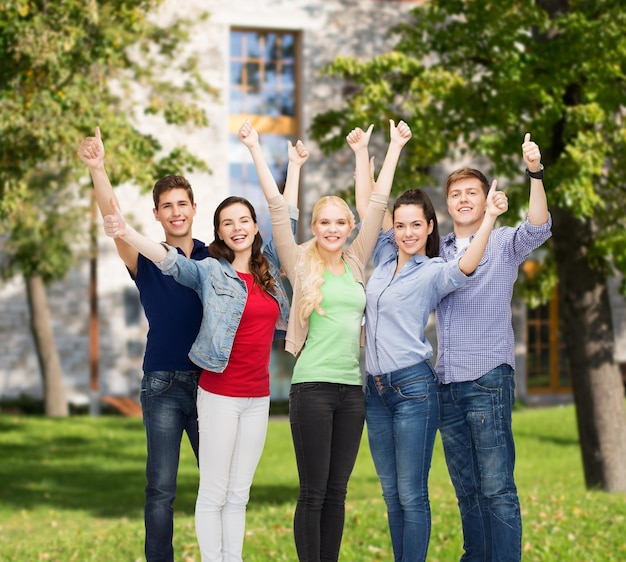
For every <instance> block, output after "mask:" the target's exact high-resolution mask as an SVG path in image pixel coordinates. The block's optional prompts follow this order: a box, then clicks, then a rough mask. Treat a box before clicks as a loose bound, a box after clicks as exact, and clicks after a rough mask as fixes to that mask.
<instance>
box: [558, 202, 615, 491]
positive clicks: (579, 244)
mask: <svg viewBox="0 0 626 562" xmlns="http://www.w3.org/2000/svg"><path fill="white" fill-rule="evenodd" d="M552 216H553V244H554V254H555V259H556V263H557V270H558V277H559V299H560V306H561V311H562V317H561V329H562V330H563V334H564V337H565V343H566V348H567V354H568V357H569V362H570V375H571V380H572V388H573V391H574V401H575V403H576V417H577V423H578V434H579V438H580V445H581V450H582V460H583V468H584V473H585V482H586V485H587V487H588V488H600V489H603V490H606V491H609V492H625V491H626V470H624V466H626V413H625V409H624V385H623V383H622V378H621V375H620V371H619V368H618V366H617V364H616V363H615V358H614V357H615V356H614V346H615V343H614V335H613V324H612V319H611V306H610V302H609V296H608V289H607V283H606V274H605V272H604V271H602V270H601V269H600V268H595V269H594V268H593V267H592V266H591V265H590V257H589V248H591V246H592V243H593V237H594V235H593V224H592V222H591V221H587V222H583V221H580V220H578V219H576V218H575V217H574V216H573V215H572V214H571V213H570V211H567V210H563V209H558V208H553V209H552Z"/></svg>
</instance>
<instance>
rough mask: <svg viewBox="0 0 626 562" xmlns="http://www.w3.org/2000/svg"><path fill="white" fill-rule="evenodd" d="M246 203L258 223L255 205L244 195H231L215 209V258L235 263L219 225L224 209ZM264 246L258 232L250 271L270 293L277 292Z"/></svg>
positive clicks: (213, 253) (210, 252)
mask: <svg viewBox="0 0 626 562" xmlns="http://www.w3.org/2000/svg"><path fill="white" fill-rule="evenodd" d="M238 203H239V204H241V205H245V206H246V207H247V208H248V210H249V211H250V217H252V220H253V221H254V224H257V219H256V211H255V210H254V207H253V206H252V204H251V203H250V201H248V200H247V199H244V198H243V197H236V196H231V197H227V198H226V199H224V201H222V202H221V203H220V204H219V205H218V207H217V209H215V214H214V215H213V230H214V236H215V238H214V240H213V242H211V244H209V255H210V256H211V257H213V258H216V259H220V258H224V259H226V260H227V261H228V262H229V263H233V260H234V259H235V253H234V252H233V251H232V250H231V249H230V248H229V247H228V246H227V245H226V242H224V240H221V239H220V237H219V227H220V215H221V213H222V211H223V210H224V209H226V208H228V207H230V206H232V205H237V204H238ZM262 247H263V238H262V237H261V233H260V232H257V233H256V235H255V236H254V240H253V242H252V253H251V254H250V273H252V275H253V277H254V282H255V283H256V284H257V285H259V286H261V287H263V288H264V289H265V290H266V291H267V292H268V293H275V290H276V288H275V283H274V278H273V277H272V275H271V273H270V266H269V263H268V261H267V259H266V258H265V256H264V255H263V252H262V251H261V248H262Z"/></svg>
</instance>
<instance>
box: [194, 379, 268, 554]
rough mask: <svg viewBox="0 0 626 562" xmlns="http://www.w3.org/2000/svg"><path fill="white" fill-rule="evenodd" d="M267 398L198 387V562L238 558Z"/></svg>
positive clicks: (262, 441)
mask: <svg viewBox="0 0 626 562" xmlns="http://www.w3.org/2000/svg"><path fill="white" fill-rule="evenodd" d="M269 404H270V398H269V396H265V397H262V398H233V397H230V396H220V395H218V394H211V393H210V392H207V391H205V390H202V389H201V388H199V389H198V429H199V432H200V446H199V449H200V454H199V464H200V487H199V489H198V499H197V501H196V535H197V537H198V544H199V545H200V552H201V554H202V562H240V561H241V551H242V549H243V538H244V532H245V525H246V505H247V503H248V499H249V497H250V486H251V485H252V479H253V477H254V472H255V470H256V467H257V465H258V464H259V460H260V459H261V453H262V452H263V445H264V444H265V436H266V434H267V424H268V417H269Z"/></svg>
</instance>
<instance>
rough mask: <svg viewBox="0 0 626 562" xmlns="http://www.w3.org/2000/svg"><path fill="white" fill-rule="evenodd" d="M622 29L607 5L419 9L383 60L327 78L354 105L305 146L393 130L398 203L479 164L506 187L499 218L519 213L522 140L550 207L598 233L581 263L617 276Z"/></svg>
mask: <svg viewBox="0 0 626 562" xmlns="http://www.w3.org/2000/svg"><path fill="white" fill-rule="evenodd" d="M559 4H561V6H559ZM625 25H626V12H624V10H623V9H622V6H621V3H620V2H617V1H610V0H600V1H597V2H587V1H584V0H579V1H576V0H574V1H570V2H567V3H565V2H560V3H559V2H547V1H546V2H541V1H539V2H535V1H531V0H522V1H517V0H504V1H502V2H492V1H487V0H472V1H467V0H465V1H460V0H450V1H448V0H446V1H429V2H425V3H423V4H422V5H420V6H418V7H417V8H415V9H414V10H413V11H412V14H411V18H410V19H409V20H408V21H406V22H405V23H403V24H401V25H399V26H397V27H396V28H394V29H393V30H391V32H392V33H394V34H396V36H397V43H396V46H395V48H394V50H393V51H392V52H389V53H385V54H382V55H380V56H378V57H375V58H374V59H372V60H368V61H358V60H355V59H351V58H345V57H343V58H341V57H340V58H338V59H336V60H335V61H333V63H332V64H330V65H329V66H328V67H327V68H326V72H327V73H328V74H330V75H334V76H337V77H340V78H342V79H343V80H346V81H348V82H350V83H352V85H353V88H354V89H355V90H356V93H355V95H353V96H351V97H350V98H349V99H347V100H346V104H345V107H341V108H338V109H336V110H332V111H328V112H326V113H323V114H320V115H318V116H316V118H315V119H314V122H313V126H312V133H313V136H314V137H315V138H316V139H317V140H319V141H320V143H321V145H322V147H323V148H324V149H326V150H334V149H336V148H339V147H340V146H341V142H342V136H341V134H340V132H341V131H345V130H349V129H350V127H351V126H353V124H354V123H361V124H366V123H369V122H375V123H380V124H383V123H384V122H385V121H386V119H388V118H396V119H399V118H403V119H405V120H406V121H407V122H408V123H410V125H411V127H412V130H413V131H414V133H415V134H414V138H413V140H412V141H411V143H410V144H409V145H408V146H407V150H406V152H405V154H406V157H405V161H404V163H403V166H401V169H400V170H399V176H398V181H397V182H396V189H397V190H402V189H405V188H406V187H407V186H409V185H410V186H415V184H416V183H417V184H420V183H421V184H425V183H427V182H428V178H427V177H425V175H424V172H425V171H427V170H428V169H429V168H430V167H432V166H433V165H434V164H436V163H437V162H439V161H441V160H443V159H444V158H446V157H450V156H454V155H457V156H462V155H466V154H469V155H479V156H481V157H485V158H488V159H489V162H490V166H491V169H490V170H489V172H490V173H491V174H492V175H493V176H494V177H497V178H498V179H500V180H504V179H507V178H508V179H509V180H511V182H512V183H511V184H510V185H509V186H508V187H507V193H508V194H509V197H510V200H511V201H510V202H511V206H512V208H513V209H520V208H521V209H523V208H524V207H525V205H527V182H526V180H525V178H524V176H523V174H522V173H520V172H521V171H522V169H521V157H520V144H521V142H522V139H523V135H524V133H525V132H526V131H529V132H531V134H532V139H533V140H536V141H537V142H538V144H539V146H540V148H541V151H542V155H543V162H544V164H545V166H546V178H547V179H546V185H547V186H548V189H549V197H550V204H551V205H556V206H561V207H564V208H567V209H569V210H571V212H572V213H573V215H574V216H575V217H576V218H578V219H581V220H587V219H592V218H593V220H594V222H596V223H597V224H598V225H599V226H601V227H600V228H598V229H597V231H595V232H594V234H595V236H594V239H593V240H592V241H591V243H590V246H589V248H588V252H589V259H590V260H592V261H593V262H594V264H595V266H597V267H603V268H606V269H607V271H610V270H611V268H612V266H613V265H614V266H615V267H617V268H618V269H619V270H620V271H622V272H626V238H625V237H626V229H624V226H625V222H626V221H625V216H626V213H625V210H626V197H624V195H625V194H626V187H625V185H626V182H625V181H624V180H625V178H626V127H625V126H624V120H623V117H624V115H623V112H624V95H623V93H624V87H625V83H624V78H625V74H624V73H625V69H626V35H625V34H624V32H623V31H624V29H625ZM508 216H509V217H513V220H517V218H518V216H517V215H515V213H509V214H508ZM547 288H549V286H548V287H547Z"/></svg>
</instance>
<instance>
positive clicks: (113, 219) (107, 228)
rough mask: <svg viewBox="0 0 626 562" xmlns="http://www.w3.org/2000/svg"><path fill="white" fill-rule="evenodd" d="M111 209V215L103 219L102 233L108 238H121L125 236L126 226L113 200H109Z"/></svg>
mask: <svg viewBox="0 0 626 562" xmlns="http://www.w3.org/2000/svg"><path fill="white" fill-rule="evenodd" d="M111 207H112V208H113V214H112V215H106V216H105V217H104V233H105V234H106V235H107V236H108V237H109V238H122V237H124V235H125V234H126V226H127V225H126V221H125V220H124V217H123V216H122V213H121V212H120V209H119V207H118V206H117V203H116V201H115V198H112V199H111Z"/></svg>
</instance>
